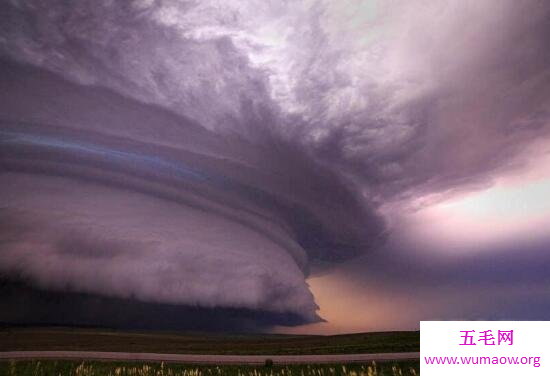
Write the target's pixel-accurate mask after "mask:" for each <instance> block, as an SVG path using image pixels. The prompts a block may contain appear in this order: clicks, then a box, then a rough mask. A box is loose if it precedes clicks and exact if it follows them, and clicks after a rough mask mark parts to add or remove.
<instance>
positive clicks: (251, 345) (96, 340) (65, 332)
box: [0, 328, 420, 355]
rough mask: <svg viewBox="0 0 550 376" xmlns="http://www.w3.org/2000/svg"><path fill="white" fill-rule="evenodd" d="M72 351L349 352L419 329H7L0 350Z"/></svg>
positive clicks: (416, 345)
mask: <svg viewBox="0 0 550 376" xmlns="http://www.w3.org/2000/svg"><path fill="white" fill-rule="evenodd" d="M14 350H71V351H85V350H90V351H92V350H93V351H120V352H152V353H172V354H178V353H179V354H239V355H244V354H248V355H266V354H268V355H269V354H271V355H285V354H352V353H385V352H412V351H420V333H419V332H381V333H361V334H346V335H336V336H305V335H299V336H297V335H269V334H266V335H220V334H178V333H148V332H119V331H109V330H99V329H71V328H66V329H63V328H42V329H39V328H6V329H1V330H0V351H14Z"/></svg>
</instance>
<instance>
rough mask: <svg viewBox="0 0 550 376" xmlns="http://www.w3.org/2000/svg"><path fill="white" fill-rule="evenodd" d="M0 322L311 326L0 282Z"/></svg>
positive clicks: (296, 320)
mask: <svg viewBox="0 0 550 376" xmlns="http://www.w3.org/2000/svg"><path fill="white" fill-rule="evenodd" d="M0 300H1V302H2V304H1V308H2V309H1V310H0V323H1V324H3V325H6V326H20V325H38V326H48V325H53V326H57V325H60V326H63V325H65V326H79V327H101V328H113V329H128V330H130V329H136V330H184V331H215V332H258V331H265V330H267V329H269V328H271V327H273V326H274V325H284V326H296V325H302V324H305V323H307V322H306V320H304V318H303V317H300V316H299V315H295V314H291V313H287V314H277V313H273V312H268V311H262V310H250V309H237V308H202V307H190V306H185V305H173V304H158V303H148V302H141V301H137V300H135V299H131V298H129V299H117V298H107V297H104V296H99V295H91V294H79V293H67V292H52V291H46V290H40V289H36V288H33V287H31V286H30V285H29V284H27V283H24V282H20V281H19V282H17V281H14V280H13V278H10V279H6V278H1V279H0Z"/></svg>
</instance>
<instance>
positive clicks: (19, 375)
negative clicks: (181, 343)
mask: <svg viewBox="0 0 550 376" xmlns="http://www.w3.org/2000/svg"><path fill="white" fill-rule="evenodd" d="M419 374H420V363H419V362H418V361H417V362H410V361H407V362H386V363H379V364H377V363H369V364H346V365H342V364H338V365H292V366H276V365H275V366H272V367H265V366H194V365H183V364H164V363H127V362H75V361H54V360H48V361H17V362H13V361H12V362H0V375H6V376H99V375H101V376H107V375H110V376H218V375H228V376H268V375H269V376H279V375H280V376H283V375H284V376H293V375H298V376H307V375H316V376H325V375H327V376H329V375H330V376H333V375H334V376H335V375H349V376H352V375H353V376H363V375H364V376H390V375H391V376H409V375H419Z"/></svg>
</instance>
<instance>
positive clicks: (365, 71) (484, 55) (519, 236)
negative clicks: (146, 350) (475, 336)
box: [0, 0, 550, 333]
mask: <svg viewBox="0 0 550 376" xmlns="http://www.w3.org/2000/svg"><path fill="white" fill-rule="evenodd" d="M549 20H550V4H548V2H545V1H536V0H527V1H521V2H518V1H512V0H510V1H507V0H505V1H502V0H498V1H497V0H494V1H489V0H486V1H473V0H472V1H469V0H468V1H439V2H433V1H410V0H408V1H392V2H387V1H355V0H350V1H246V2H245V1H223V2H218V1H197V2H195V1H160V0H156V1H155V0H139V1H138V0H136V1H129V2H115V1H107V0H100V1H96V0H94V1H80V2H75V3H70V4H69V3H67V2H65V1H50V2H47V3H41V2H37V1H15V0H12V1H6V2H4V3H3V4H2V5H1V6H0V88H1V90H0V179H1V184H0V282H2V286H4V287H2V288H0V295H2V296H3V298H2V300H3V305H4V308H5V309H4V310H3V313H0V321H4V322H20V323H31V322H32V323H35V322H48V323H51V322H57V323H71V324H73V323H74V324H91V325H95V324H97V325H119V324H120V322H119V321H116V320H114V321H109V318H112V317H113V314H111V313H112V312H117V308H116V306H119V307H120V308H119V313H120V312H124V310H135V309H137V308H136V307H139V309H142V310H143V312H146V314H145V313H144V315H143V317H145V316H146V315H149V316H151V317H152V319H148V320H146V321H143V322H141V321H140V322H138V321H139V320H138V319H137V318H136V319H135V320H136V322H135V324H136V325H135V326H148V327H152V328H155V327H156V326H157V325H156V324H155V322H156V321H155V317H158V315H160V313H159V312H161V311H162V310H164V311H162V312H170V315H172V316H173V320H172V321H170V323H171V324H170V325H171V326H173V327H176V328H187V327H190V328H199V327H200V328H209V327H211V328H214V327H215V329H216V330H219V325H217V324H216V323H214V322H212V323H210V322H209V321H208V320H212V321H216V320H219V319H220V317H231V320H232V321H231V323H230V325H232V326H231V328H233V327H234V328H236V329H243V328H244V329H246V330H276V331H283V332H286V331H297V332H307V333H317V332H319V333H333V332H348V331H362V330H388V329H417V328H418V326H419V325H418V321H419V320H428V319H512V320H516V319H549V318H550V300H549V299H548V298H549V297H550V290H549V289H548V287H547V286H550V280H549V277H548V273H547V270H548V267H550V253H548V252H549V251H548V250H549V246H550V233H548V231H547V228H549V225H550V203H549V202H550V201H549V199H548V197H550V115H549V111H550V47H548V35H550V22H549ZM64 302H66V304H65V303H64ZM90 306H93V307H95V308H94V312H105V315H104V316H105V317H100V316H101V315H100V314H99V313H98V314H97V315H96V316H94V317H97V319H94V317H91V316H89V315H88V316H86V315H87V314H86V313H85V312H88V307H90ZM71 307H73V308H71ZM113 307H115V308H113ZM159 310H160V311H159ZM198 311H200V312H201V314H197V312H198ZM106 312H109V314H107V313H106ZM202 313H204V315H206V316H204V315H203V314H202ZM120 315H122V313H120ZM201 315H202V316H201ZM208 315H210V316H208ZM115 316H116V315H115ZM172 316H170V317H172ZM197 317H201V319H200V320H198V319H197ZM205 317H208V318H211V319H205ZM94 320H95V321H94ZM132 320H133V319H130V320H128V322H125V323H124V326H128V327H131V326H132ZM197 320H198V321H197ZM239 320H241V321H242V323H243V324H242V325H240V324H239V323H240V322H241V321H239ZM323 320H325V321H323ZM184 323H187V324H189V323H190V324H189V325H187V326H186V324H184ZM161 326H162V325H161V324H159V325H158V327H161ZM274 326H275V327H274Z"/></svg>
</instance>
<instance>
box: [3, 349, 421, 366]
mask: <svg viewBox="0 0 550 376" xmlns="http://www.w3.org/2000/svg"><path fill="white" fill-rule="evenodd" d="M419 358H420V353H418V352H408V353H386V354H326V355H202V354H154V353H125V352H96V351H6V352H0V360H10V359H13V360H23V359H77V360H109V361H115V360H120V361H143V362H175V363H191V364H251V365H252V364H264V362H265V360H266V359H271V360H273V362H274V363H275V364H300V363H302V364H303V363H317V364H319V363H367V362H371V361H388V360H417V359H419Z"/></svg>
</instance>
